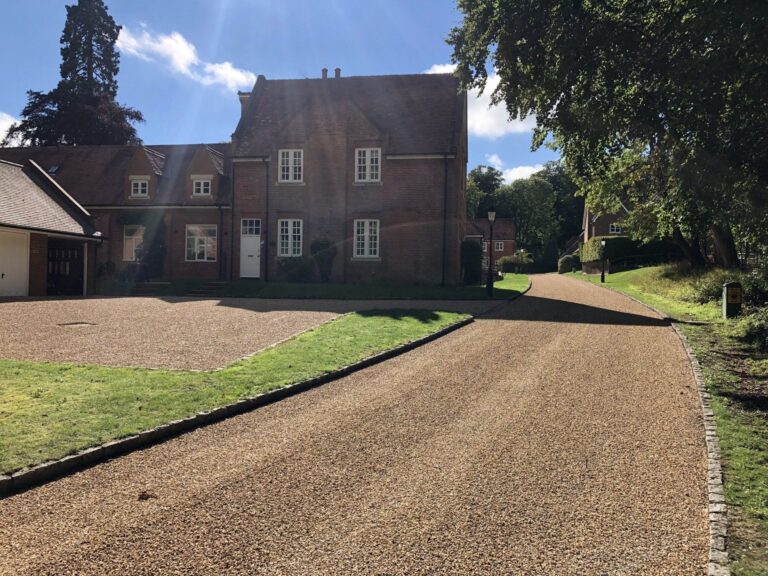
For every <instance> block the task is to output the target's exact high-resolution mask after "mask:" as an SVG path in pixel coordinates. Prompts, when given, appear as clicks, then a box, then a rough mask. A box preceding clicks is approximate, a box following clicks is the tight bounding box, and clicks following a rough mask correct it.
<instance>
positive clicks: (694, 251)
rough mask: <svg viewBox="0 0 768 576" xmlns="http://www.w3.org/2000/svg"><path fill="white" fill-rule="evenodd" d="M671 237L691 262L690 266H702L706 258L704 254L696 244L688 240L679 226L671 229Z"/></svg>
mask: <svg viewBox="0 0 768 576" xmlns="http://www.w3.org/2000/svg"><path fill="white" fill-rule="evenodd" d="M672 239H673V240H674V241H675V244H677V245H678V246H680V249H681V250H682V251H683V254H684V255H685V257H686V259H687V260H688V262H690V263H691V266H693V267H694V268H703V267H704V265H705V264H706V260H705V259H704V256H702V255H701V250H700V249H699V247H698V246H697V245H695V244H691V243H690V242H688V240H686V239H685V236H683V233H682V232H681V231H680V229H679V228H675V229H674V230H673V231H672Z"/></svg>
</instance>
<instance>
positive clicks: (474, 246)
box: [461, 239, 483, 285]
mask: <svg viewBox="0 0 768 576" xmlns="http://www.w3.org/2000/svg"><path fill="white" fill-rule="evenodd" d="M461 269H462V270H463V271H464V284H466V285H472V284H477V283H478V282H480V279H481V278H482V275H483V247H482V246H481V245H480V242H478V241H477V240H471V239H467V240H463V241H462V243H461Z"/></svg>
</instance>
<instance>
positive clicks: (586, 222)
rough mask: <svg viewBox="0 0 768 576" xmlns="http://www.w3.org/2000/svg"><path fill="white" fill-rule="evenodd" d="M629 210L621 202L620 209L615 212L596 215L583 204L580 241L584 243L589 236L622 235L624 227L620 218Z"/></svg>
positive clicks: (587, 240)
mask: <svg viewBox="0 0 768 576" xmlns="http://www.w3.org/2000/svg"><path fill="white" fill-rule="evenodd" d="M628 212H629V211H628V210H627V208H626V207H625V206H624V205H623V204H622V209H621V210H620V211H619V212H618V213H617V214H603V215H601V216H598V215H596V214H592V213H591V212H590V211H589V207H587V206H586V205H585V206H584V216H583V217H582V229H583V232H582V236H581V238H582V241H583V242H584V243H585V244H586V243H587V242H589V239H590V238H594V237H595V236H622V235H623V234H624V229H623V228H622V226H621V219H622V218H623V217H624V215H625V214H627V213H628Z"/></svg>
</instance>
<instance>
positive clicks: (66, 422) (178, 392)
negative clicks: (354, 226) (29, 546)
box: [0, 310, 466, 473]
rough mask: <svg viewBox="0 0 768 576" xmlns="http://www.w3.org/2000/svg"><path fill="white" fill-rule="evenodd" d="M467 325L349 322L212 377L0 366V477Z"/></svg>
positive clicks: (409, 317) (386, 316) (347, 318)
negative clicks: (424, 337)
mask: <svg viewBox="0 0 768 576" xmlns="http://www.w3.org/2000/svg"><path fill="white" fill-rule="evenodd" d="M465 317H466V315H464V314H458V313H452V312H439V311H433V310H374V311H366V312H358V313H353V314H347V315H344V316H341V317H339V318H337V319H335V320H333V321H332V322H328V323H326V324H323V325H321V326H318V327H317V328H315V329H313V330H310V331H308V332H305V333H303V334H300V335H299V336H297V337H295V338H293V339H291V340H288V341H287V342H284V343H283V344H280V345H279V346H277V347H275V348H271V349H268V350H265V351H263V352H260V353H259V354H256V355H255V356H252V357H250V358H248V359H245V360H241V361H239V362H235V363H234V364H231V365H230V366H228V367H226V368H224V369H223V370H219V371H215V372H186V371H174V370H149V369H142V368H110V367H103V366H77V365H73V364H53V363H40V362H28V361H16V360H0V473H9V472H13V471H15V470H18V469H20V468H23V467H25V466H29V465H31V464H36V463H40V462H44V461H46V460H51V459H55V458H60V457H62V456H65V455H67V454H71V453H73V452H75V451H77V450H80V449H82V448H87V447H89V446H94V445H97V444H100V443H103V442H106V441H109V440H114V439H116V438H121V437H124V436H129V435H131V434H135V433H136V432H140V431H142V430H146V429H148V428H152V427H154V426H158V425H160V424H163V423H165V422H169V421H171V420H176V419H179V418H183V417H187V416H191V415H193V414H195V413H196V412H199V411H202V410H210V409H212V408H215V407H217V406H221V405H224V404H228V403H231V402H233V401H235V400H237V399H239V398H243V397H247V396H253V395H256V394H258V393H260V392H265V391H267V390H271V389H274V388H279V387H281V386H284V385H286V384H290V383H294V382H299V381H301V380H305V379H308V378H311V377H314V376H319V375H322V374H324V373H327V372H330V371H333V370H335V369H338V368H341V367H343V366H346V365H348V364H351V363H353V362H356V361H358V360H361V359H363V358H366V357H368V356H371V355H372V354H375V353H378V352H382V351H384V350H387V349H390V348H393V347H395V346H397V345H399V344H403V343H405V342H409V341H412V340H415V339H417V338H420V337H422V336H425V335H427V334H430V333H432V332H435V331H436V330H438V329H440V328H443V327H445V326H447V325H449V324H452V323H454V322H457V321H459V320H461V319H462V318H465Z"/></svg>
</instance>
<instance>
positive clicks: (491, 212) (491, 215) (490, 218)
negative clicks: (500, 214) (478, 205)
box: [488, 206, 496, 224]
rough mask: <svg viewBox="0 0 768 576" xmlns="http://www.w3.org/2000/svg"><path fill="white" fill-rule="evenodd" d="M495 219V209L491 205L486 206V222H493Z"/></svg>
mask: <svg viewBox="0 0 768 576" xmlns="http://www.w3.org/2000/svg"><path fill="white" fill-rule="evenodd" d="M494 220H496V209H495V208H494V207H493V206H491V207H490V208H488V222H490V223H491V224H493V221H494Z"/></svg>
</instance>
